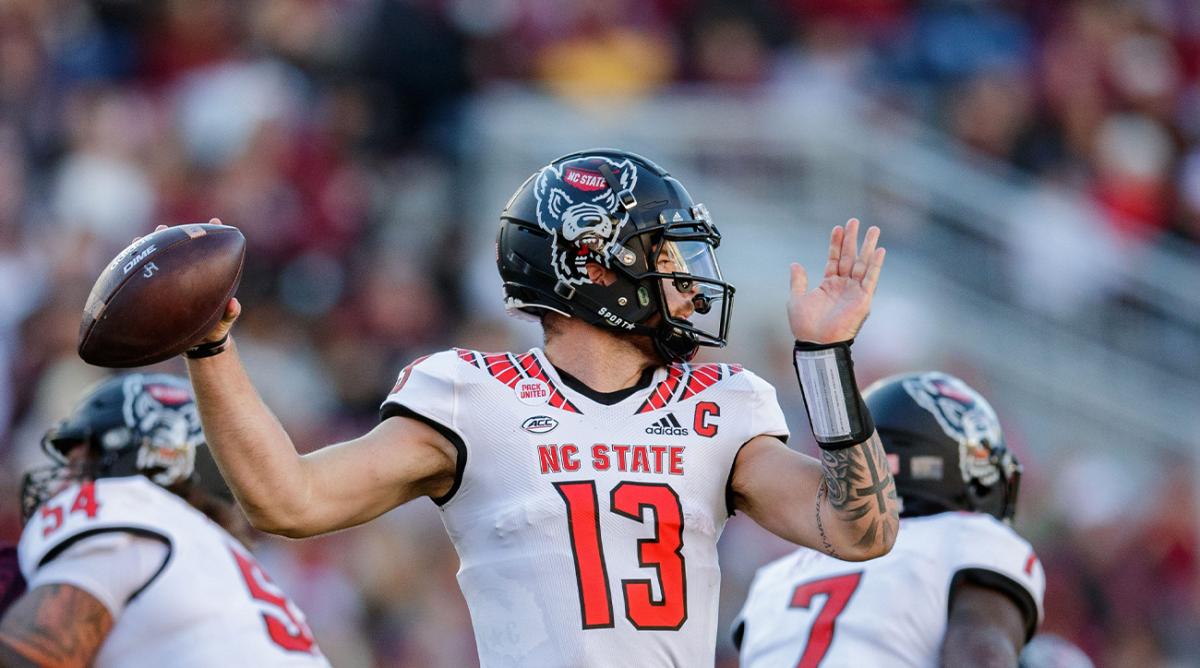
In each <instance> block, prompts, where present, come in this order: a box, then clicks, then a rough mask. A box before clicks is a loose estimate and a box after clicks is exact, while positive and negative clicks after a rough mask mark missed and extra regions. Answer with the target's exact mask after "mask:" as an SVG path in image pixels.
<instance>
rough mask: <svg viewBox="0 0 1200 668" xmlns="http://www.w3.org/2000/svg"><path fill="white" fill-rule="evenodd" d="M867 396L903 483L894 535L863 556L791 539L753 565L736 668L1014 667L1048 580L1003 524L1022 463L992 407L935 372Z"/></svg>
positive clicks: (737, 627) (737, 635)
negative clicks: (836, 555)
mask: <svg viewBox="0 0 1200 668" xmlns="http://www.w3.org/2000/svg"><path fill="white" fill-rule="evenodd" d="M864 397H865V399H866V402H867V406H868V407H869V408H870V410H871V414H872V416H873V417H874V419H875V424H876V426H877V427H878V429H879V437H880V438H881V439H882V440H883V448H884V450H885V451H887V455H888V460H889V461H890V462H891V466H892V471H893V473H894V474H895V476H896V487H897V490H898V492H899V494H900V500H901V506H902V508H901V511H900V517H901V518H902V519H901V526H902V527H903V529H902V530H901V532H900V537H899V539H898V540H897V541H896V546H895V548H894V549H893V550H892V551H891V553H890V554H888V555H887V556H885V557H882V558H880V559H876V560H874V561H870V562H868V563H864V564H851V563H846V562H844V561H839V560H837V559H831V558H829V556H827V555H825V554H822V553H820V552H817V551H814V550H810V549H805V548H801V549H799V550H797V551H796V552H794V553H792V554H791V555H788V556H786V557H784V558H782V559H780V560H778V561H776V562H774V563H771V564H769V565H767V566H764V567H763V568H762V569H760V570H759V572H758V574H757V575H756V576H755V579H754V583H753V584H752V585H751V587H750V593H749V596H748V597H747V600H746V604H745V607H744V608H743V609H742V614H741V615H740V617H739V619H738V621H737V622H735V624H734V641H735V642H736V643H738V644H739V645H740V648H741V659H742V666H745V667H746V668H766V667H768V666H801V667H803V668H814V667H815V666H818V665H820V666H826V667H827V668H833V667H835V666H847V667H851V666H853V667H857V666H897V667H912V668H926V667H929V668H932V667H933V666H970V667H971V668H989V667H992V666H995V667H1011V666H1016V665H1017V660H1018V655H1020V654H1021V648H1022V646H1024V645H1025V643H1026V642H1028V641H1029V639H1030V638H1031V637H1032V636H1033V633H1034V631H1035V630H1036V629H1037V627H1038V624H1039V622H1040V621H1041V618H1042V595H1043V594H1044V592H1045V588H1046V580H1045V574H1044V573H1043V571H1042V565H1041V563H1040V562H1039V561H1038V559H1037V556H1036V555H1035V554H1034V552H1033V548H1032V547H1030V545H1029V543H1028V542H1027V541H1026V540H1025V539H1024V538H1022V537H1021V536H1019V535H1018V534H1017V533H1016V532H1015V531H1013V529H1012V527H1011V526H1009V525H1010V523H1011V521H1012V518H1013V513H1014V511H1015V510H1016V504H1017V489H1018V482H1019V480H1020V474H1021V468H1020V466H1019V465H1018V464H1017V460H1016V458H1015V457H1013V455H1012V453H1011V452H1009V450H1008V448H1007V447H1006V446H1005V444H1004V437H1003V434H1002V432H1001V430H1000V423H999V421H998V420H997V418H996V414H995V412H993V410H992V407H991V406H990V405H989V404H988V402H987V401H986V400H985V399H984V398H983V397H982V396H980V395H979V393H977V392H976V391H975V390H973V389H971V388H970V387H969V386H968V385H967V384H966V383H964V382H962V381H961V380H959V379H957V378H955V377H953V376H950V375H947V374H944V373H939V372H927V373H916V374H906V375H902V376H894V377H892V378H886V379H884V380H881V381H879V382H878V383H876V384H874V385H872V386H871V387H869V388H867V390H866V392H865V393H864ZM896 602H902V603H903V606H902V608H899V609H898V608H897V607H896ZM1031 660H1032V659H1031ZM1022 665H1025V663H1024V662H1023V663H1022Z"/></svg>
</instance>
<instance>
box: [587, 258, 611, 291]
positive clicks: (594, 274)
mask: <svg viewBox="0 0 1200 668" xmlns="http://www.w3.org/2000/svg"><path fill="white" fill-rule="evenodd" d="M587 275H588V280H590V281H591V282H593V283H595V284H596V285H599V286H601V287H607V286H609V285H612V284H613V283H616V282H617V274H616V272H614V271H613V270H612V269H606V268H604V267H602V266H600V265H599V264H597V263H595V262H589V263H587Z"/></svg>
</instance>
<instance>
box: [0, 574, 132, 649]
mask: <svg viewBox="0 0 1200 668" xmlns="http://www.w3.org/2000/svg"><path fill="white" fill-rule="evenodd" d="M112 626H113V618H112V615H110V614H109V612H108V609H107V608H105V607H104V606H103V605H102V604H101V603H100V602H99V601H97V600H96V599H95V598H94V597H93V596H92V595H91V594H88V593H87V592H85V591H83V590H82V589H79V588H78V587H73V586H71V585H65V584H50V585H43V586H41V587H38V588H36V589H34V590H33V591H31V592H29V593H27V594H26V595H25V596H23V597H22V598H21V600H19V601H17V603H16V604H15V605H13V607H12V609H11V610H9V612H8V614H7V615H6V616H5V617H4V623H3V624H2V625H0V665H3V666H4V667H5V668H9V667H10V666H13V667H23V666H45V667H53V668H74V667H76V666H87V665H90V664H91V662H92V660H93V659H94V658H95V657H96V652H97V651H98V650H99V649H100V644H101V643H103V642H104V638H105V637H107V636H108V632H109V631H110V630H112Z"/></svg>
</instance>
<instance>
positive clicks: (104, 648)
mask: <svg viewBox="0 0 1200 668" xmlns="http://www.w3.org/2000/svg"><path fill="white" fill-rule="evenodd" d="M203 440H204V435H203V433H202V432H201V430H200V420H199V418H198V416H197V415H196V405H195V402H194V401H193V400H192V392H191V388H190V387H189V386H188V383H187V380H186V379H184V378H179V377H176V376H167V375H163V374H129V375H124V376H119V377H116V378H112V379H109V380H106V381H103V382H102V383H100V384H99V385H97V386H96V387H95V388H93V389H92V390H90V391H89V392H87V393H86V394H85V395H84V397H83V399H82V400H81V401H80V402H79V404H78V405H77V406H76V407H75V409H74V410H73V411H72V412H71V414H70V415H69V416H68V417H67V418H66V419H65V420H63V421H62V422H61V423H60V424H59V425H58V426H56V427H54V428H53V429H51V430H50V431H48V432H47V433H46V436H45V438H44V439H43V440H42V446H43V449H45V451H46V453H47V454H48V455H50V456H51V457H52V458H53V459H54V460H55V462H56V463H55V464H52V465H50V466H47V467H43V468H38V469H33V470H31V471H30V472H29V473H27V474H26V476H25V479H24V483H23V485H22V494H21V498H22V504H21V505H22V511H23V516H24V517H25V527H24V530H23V531H22V533H21V541H20V543H19V544H18V557H19V562H20V568H21V572H22V573H23V574H24V576H25V579H26V580H28V591H27V592H26V593H25V594H24V595H23V596H22V597H21V598H19V599H18V600H17V601H16V602H15V603H13V605H12V607H11V608H10V609H9V610H8V611H7V613H4V612H3V611H0V615H3V619H2V620H0V668H26V667H31V666H40V667H43V668H76V667H82V666H96V667H97V668H110V667H111V668H161V667H162V666H172V667H174V668H210V667H212V666H230V667H242V666H244V667H246V668H249V667H251V666H253V667H254V668H264V667H265V668H273V667H277V668H283V667H288V668H328V666H329V663H328V662H327V661H326V660H325V658H324V657H323V656H322V655H321V652H320V650H319V649H318V648H317V646H316V644H315V643H314V642H313V638H312V634H311V633H310V632H309V629H308V627H307V626H306V625H305V623H304V615H303V613H301V612H300V611H299V610H298V609H297V608H296V606H295V605H294V604H293V603H292V602H291V601H289V600H288V599H287V597H286V596H285V595H284V594H283V593H282V592H281V591H280V590H279V588H278V587H276V586H275V585H274V584H273V583H272V582H271V579H270V578H269V577H267V575H266V573H265V572H264V571H263V570H262V568H261V567H260V566H259V565H258V563H257V562H256V561H255V560H254V557H253V556H251V555H250V553H249V552H248V551H247V550H246V548H245V547H243V546H242V544H241V543H240V542H239V540H237V539H235V538H234V535H233V534H242V533H244V529H245V519H243V518H241V517H240V515H239V513H238V511H237V509H236V507H235V506H234V505H233V503H232V499H228V498H227V497H228V490H227V489H225V488H224V486H223V484H222V482H221V478H220V476H219V474H218V473H217V470H216V467H215V466H214V465H213V464H212V460H211V459H210V458H208V457H207V455H206V454H204V453H205V450H206V449H205V448H204V447H203ZM226 528H228V529H229V530H226ZM231 532H232V533H231Z"/></svg>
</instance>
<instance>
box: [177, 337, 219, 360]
mask: <svg viewBox="0 0 1200 668" xmlns="http://www.w3.org/2000/svg"><path fill="white" fill-rule="evenodd" d="M228 347H229V332H225V336H222V337H221V338H220V339H218V340H216V341H209V342H207V343H201V344H199V345H195V346H192V347H191V348H188V349H187V350H185V351H183V354H184V355H185V356H186V357H187V358H188V359H190V360H202V359H204V358H205V357H212V356H213V355H220V354H221V353H223V352H225V349H226V348H228Z"/></svg>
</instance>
